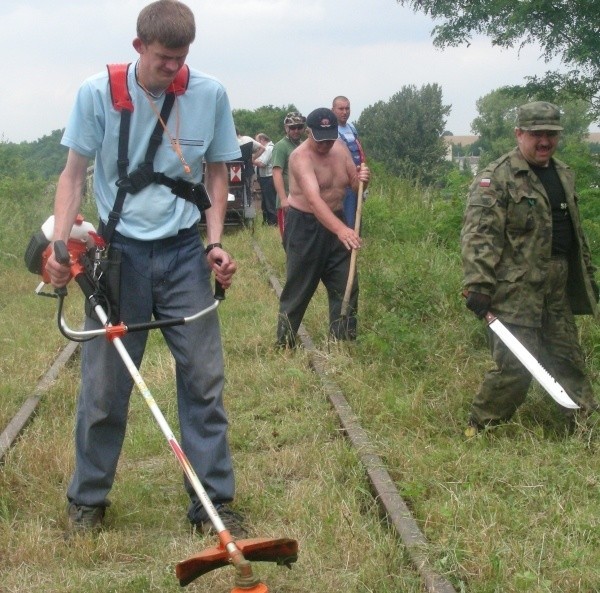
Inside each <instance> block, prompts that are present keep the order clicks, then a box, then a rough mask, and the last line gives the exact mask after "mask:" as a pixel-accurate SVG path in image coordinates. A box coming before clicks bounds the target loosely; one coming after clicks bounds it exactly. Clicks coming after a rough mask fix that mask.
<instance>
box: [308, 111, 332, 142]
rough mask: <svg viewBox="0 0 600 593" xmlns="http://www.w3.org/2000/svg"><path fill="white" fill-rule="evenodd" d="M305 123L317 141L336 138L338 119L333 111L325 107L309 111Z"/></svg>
mask: <svg viewBox="0 0 600 593" xmlns="http://www.w3.org/2000/svg"><path fill="white" fill-rule="evenodd" d="M306 125H307V126H308V127H309V128H310V129H311V131H312V135H313V138H314V139H315V140H316V141H317V142H322V141H323V140H337V137H338V121H337V117H336V116H335V113H333V111H331V109H327V107H319V108H318V109H315V110H314V111H311V112H310V113H309V114H308V116H307V118H306Z"/></svg>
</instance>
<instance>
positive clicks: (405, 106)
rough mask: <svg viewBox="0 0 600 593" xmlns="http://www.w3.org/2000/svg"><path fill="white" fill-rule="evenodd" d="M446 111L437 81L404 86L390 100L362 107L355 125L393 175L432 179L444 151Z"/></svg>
mask: <svg viewBox="0 0 600 593" xmlns="http://www.w3.org/2000/svg"><path fill="white" fill-rule="evenodd" d="M449 113H450V106H447V105H442V90H441V87H440V86H439V85H437V84H428V85H424V86H423V87H421V89H420V90H418V89H417V88H416V87H415V86H404V87H402V89H401V90H400V91H399V92H398V93H396V94H395V95H393V96H392V97H391V98H390V100H389V101H387V102H385V101H378V102H377V103H375V104H374V105H372V106H370V107H367V108H366V109H364V110H363V112H362V113H361V115H360V118H359V120H358V122H357V126H358V129H359V130H360V133H361V139H362V143H363V145H364V148H365V152H366V153H367V155H368V156H369V157H371V158H373V159H374V160H376V161H379V162H381V163H383V164H384V165H386V166H387V168H388V169H389V170H390V171H391V172H392V173H394V174H396V175H401V176H403V177H406V178H409V179H416V180H420V181H422V182H424V183H431V182H432V181H434V180H435V179H436V178H437V176H438V174H439V172H440V170H441V168H442V164H443V162H444V157H445V155H446V144H445V143H444V141H443V139H442V134H443V132H444V129H445V124H446V121H445V117H446V116H447V115H448V114H449Z"/></svg>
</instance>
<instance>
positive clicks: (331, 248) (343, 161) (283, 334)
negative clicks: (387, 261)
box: [277, 107, 370, 348]
mask: <svg viewBox="0 0 600 593" xmlns="http://www.w3.org/2000/svg"><path fill="white" fill-rule="evenodd" d="M306 125H307V128H308V138H307V139H306V140H305V141H304V142H303V143H302V144H301V145H300V146H299V147H298V148H296V149H295V150H294V151H293V152H292V153H291V155H290V160H289V170H290V195H289V199H288V206H289V208H288V211H287V213H286V219H285V231H284V236H283V240H284V246H285V252H286V255H287V262H286V282H285V286H284V287H283V291H282V293H281V298H280V301H279V318H278V324H277V343H278V345H279V346H284V347H285V346H289V347H292V348H293V347H295V346H296V335H297V333H298V328H299V327H300V323H301V322H302V318H303V317H304V313H305V312H306V308H307V307H308V304H309V302H310V300H311V299H312V296H313V294H314V293H315V290H316V289H317V286H318V285H319V282H320V281H322V282H323V284H324V285H325V287H326V289H327V295H328V298H329V331H330V334H331V335H332V336H333V337H334V338H335V339H338V340H352V339H355V338H356V306H357V302H358V280H357V279H356V277H355V278H354V279H353V285H352V291H351V295H350V299H349V303H350V309H349V315H348V316H347V318H343V317H342V314H341V310H342V301H343V297H344V292H345V288H346V283H347V280H348V274H349V271H350V253H351V251H352V250H353V249H359V248H360V246H361V239H360V236H359V235H358V233H356V232H355V230H354V229H353V228H351V227H349V226H348V225H347V224H346V222H345V220H344V213H343V200H344V195H345V192H346V188H347V187H352V188H353V189H356V190H358V186H359V183H360V182H362V183H363V184H365V185H366V184H367V183H368V182H369V176H370V173H369V169H368V168H367V167H366V165H364V164H363V165H362V166H361V167H356V166H355V164H354V162H353V161H352V157H351V156H350V152H349V151H348V149H347V148H346V146H345V145H344V144H343V143H342V142H341V141H338V125H337V118H336V117H335V115H334V113H333V112H332V111H331V110H330V109H327V108H325V107H322V108H319V109H315V110H314V111H312V112H311V113H310V114H309V115H308V117H307V118H306Z"/></svg>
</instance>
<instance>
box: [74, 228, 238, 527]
mask: <svg viewBox="0 0 600 593" xmlns="http://www.w3.org/2000/svg"><path fill="white" fill-rule="evenodd" d="M112 248H115V249H118V250H120V251H121V252H122V264H121V298H120V307H121V311H120V313H121V319H122V320H123V321H124V322H125V323H126V324H134V323H144V322H148V321H149V320H150V319H151V318H152V317H154V318H155V319H181V318H183V317H189V316H190V315H193V314H194V313H196V312H198V311H199V310H201V309H204V308H206V307H207V306H209V305H210V304H211V303H213V302H214V300H213V294H212V287H211V283H210V269H209V266H208V263H207V260H206V256H205V255H204V251H203V248H202V242H201V240H200V236H199V233H198V229H197V228H196V227H193V228H191V229H187V230H184V231H181V232H180V233H179V235H177V236H176V237H171V238H168V239H163V240H160V241H137V240H133V239H127V238H125V237H122V236H121V235H119V234H118V233H116V234H115V237H114V238H113V241H112ZM85 325H86V328H93V327H97V326H98V323H97V322H96V321H94V320H92V319H90V318H89V317H88V318H86V323H85ZM161 331H162V334H163V336H164V338H165V341H166V343H167V345H168V347H169V349H170V351H171V354H172V355H173V358H174V359H175V377H176V384H177V405H178V413H179V425H180V431H181V446H182V448H183V450H184V451H185V453H186V455H187V456H188V458H189V460H190V463H191V465H192V467H193V468H194V471H195V472H196V473H197V474H198V477H199V479H200V482H201V483H202V485H203V486H204V488H205V489H206V491H207V493H208V495H209V497H210V498H211V500H212V501H213V502H214V503H215V504H220V503H226V502H230V501H231V500H233V495H234V477H233V469H232V464H231V456H230V451H229V445H228V442H227V426H228V425H227V417H226V415H225V410H224V407H223V399H222V392H223V384H224V375H223V352H222V345H221V335H220V328H219V319H218V316H217V313H216V311H213V312H211V313H209V314H208V315H207V316H205V317H202V318H200V319H199V320H197V321H195V322H193V323H190V324H184V325H179V326H175V327H168V328H163V329H161ZM147 337H148V332H147V331H139V332H131V333H129V334H127V335H126V336H124V337H123V340H122V341H123V345H124V346H125V348H126V349H127V352H128V353H129V355H130V356H131V358H132V359H133V361H134V363H135V364H136V366H137V367H138V368H139V366H140V364H141V361H142V357H143V354H144V350H145V346H146V341H147ZM81 373H82V379H81V389H80V394H79V401H78V408H77V418H76V430H75V472H74V474H73V477H72V480H71V483H70V485H69V488H68V490H67V497H68V499H69V501H71V502H74V503H76V504H84V505H88V506H108V505H109V504H110V502H109V501H108V499H107V495H108V492H109V491H110V489H111V487H112V485H113V481H114V477H115V471H116V468H117V462H118V458H119V455H120V453H121V448H122V444H123V438H124V436H125V428H126V424H127V412H128V408H129V398H130V395H131V391H132V388H133V379H132V378H131V376H130V374H129V372H128V371H127V369H126V367H125V365H124V363H123V362H122V360H121V357H120V356H119V354H118V352H117V350H116V348H114V346H112V344H111V343H110V342H109V341H108V340H106V339H105V338H103V337H100V338H95V339H93V340H91V341H88V342H84V344H83V348H82V360H81ZM156 429H157V430H160V429H159V427H158V426H157V428H156ZM166 446H167V445H166V442H165V447H166ZM174 468H175V465H174ZM186 489H187V491H188V493H189V496H190V498H191V505H190V508H189V511H188V517H189V519H190V521H192V522H194V523H195V522H197V521H198V520H201V519H204V518H205V517H206V514H205V513H204V511H203V508H202V505H201V503H200V502H199V500H198V497H197V496H196V494H195V493H194V491H193V489H192V488H191V486H190V485H189V484H188V483H187V480H186Z"/></svg>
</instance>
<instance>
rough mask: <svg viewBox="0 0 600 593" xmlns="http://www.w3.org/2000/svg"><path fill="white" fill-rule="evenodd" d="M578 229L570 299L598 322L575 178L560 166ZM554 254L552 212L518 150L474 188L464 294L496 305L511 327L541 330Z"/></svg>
mask: <svg viewBox="0 0 600 593" xmlns="http://www.w3.org/2000/svg"><path fill="white" fill-rule="evenodd" d="M554 163H555V165H556V171H557V173H558V176H559V178H560V180H561V182H562V184H563V187H564V189H565V195H566V199H567V204H568V209H569V213H570V215H571V220H572V222H573V234H574V245H573V248H572V249H571V253H570V255H569V278H568V281H567V293H568V297H569V303H570V305H571V309H572V311H573V313H575V314H590V315H596V311H597V307H596V301H595V296H594V292H593V289H592V286H591V280H593V278H594V271H595V268H594V266H593V265H592V263H591V257H590V249H589V245H588V243H587V240H586V238H585V236H584V234H583V230H582V228H581V221H580V218H579V208H578V206H577V195H576V194H575V184H574V177H573V173H572V171H571V170H570V169H569V167H568V166H567V165H565V164H564V163H562V162H560V161H558V160H556V159H554ZM551 250H552V212H551V208H550V202H549V200H548V196H547V195H546V191H545V189H544V186H543V185H542V183H541V181H540V180H539V179H538V177H537V175H535V174H534V173H533V172H532V171H531V169H530V168H529V165H528V163H527V161H526V160H525V159H524V158H523V156H522V155H521V152H520V151H519V149H518V148H515V149H514V150H513V151H511V152H509V153H508V154H505V155H504V156H502V157H501V158H500V159H498V160H497V161H494V162H493V163H491V164H490V165H488V167H487V168H486V169H485V170H484V171H483V172H481V173H480V174H479V175H478V176H477V177H476V179H475V181H474V182H473V184H472V185H471V188H470V192H469V198H468V202H467V207H466V211H465V215H464V220H463V228H462V232H461V252H462V262H463V271H464V287H465V289H466V290H468V291H472V292H480V293H484V294H487V295H490V296H491V297H492V305H491V309H492V311H493V312H494V313H495V314H496V315H498V317H500V318H501V319H502V320H503V321H506V322H507V323H514V324H516V325H523V326H527V327H540V326H541V321H542V310H543V306H544V303H543V287H544V283H545V281H546V277H547V274H548V268H549V265H550V259H551Z"/></svg>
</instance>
